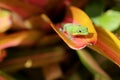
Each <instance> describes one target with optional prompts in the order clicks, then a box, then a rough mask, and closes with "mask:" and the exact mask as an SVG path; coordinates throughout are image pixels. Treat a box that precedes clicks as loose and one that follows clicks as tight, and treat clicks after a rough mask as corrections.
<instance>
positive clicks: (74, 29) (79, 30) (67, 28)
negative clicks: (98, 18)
mask: <svg viewBox="0 0 120 80" xmlns="http://www.w3.org/2000/svg"><path fill="white" fill-rule="evenodd" d="M62 31H63V32H66V33H67V34H68V36H80V35H82V36H85V35H88V28H87V27H85V26H81V25H79V24H73V23H66V24H62Z"/></svg>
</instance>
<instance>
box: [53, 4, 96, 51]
mask: <svg viewBox="0 0 120 80" xmlns="http://www.w3.org/2000/svg"><path fill="white" fill-rule="evenodd" d="M62 23H77V24H80V25H82V26H86V27H87V28H88V32H89V34H88V35H87V36H79V37H72V38H73V39H72V40H71V39H69V37H68V35H66V34H65V33H63V32H61V31H60V30H59V29H60V28H61V27H62V26H61V25H60V24H58V25H57V26H55V25H54V24H52V23H51V26H52V28H53V29H54V30H55V31H56V32H57V33H58V35H59V36H60V37H61V38H62V39H63V40H64V41H65V43H66V44H67V45H68V46H69V47H70V48H72V49H75V50H78V49H81V48H84V47H85V46H87V45H88V44H95V42H96V40H97V33H96V31H95V29H94V26H93V24H92V22H91V20H90V19H89V17H88V16H87V15H86V14H85V13H84V12H83V11H82V10H80V9H79V8H76V7H74V6H69V7H68V8H67V12H66V15H65V18H64V20H63V21H62Z"/></svg>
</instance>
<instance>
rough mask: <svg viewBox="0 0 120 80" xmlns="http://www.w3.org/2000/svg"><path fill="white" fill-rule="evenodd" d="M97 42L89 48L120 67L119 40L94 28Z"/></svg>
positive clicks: (105, 31) (100, 29)
mask: <svg viewBox="0 0 120 80" xmlns="http://www.w3.org/2000/svg"><path fill="white" fill-rule="evenodd" d="M96 31H97V32H98V40H97V42H96V45H95V46H89V47H90V48H92V49H94V50H96V51H97V52H99V53H101V54H102V55H104V56H106V57H107V58H109V59H110V60H112V61H113V62H114V63H116V64H117V65H118V66H120V40H119V39H118V38H117V37H116V36H115V35H114V34H113V33H111V32H110V31H107V30H105V29H102V28H101V27H96Z"/></svg>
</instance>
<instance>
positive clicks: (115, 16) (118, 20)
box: [92, 10, 120, 31]
mask: <svg viewBox="0 0 120 80" xmlns="http://www.w3.org/2000/svg"><path fill="white" fill-rule="evenodd" d="M92 20H93V22H94V24H95V25H97V26H100V27H103V28H104V29H107V30H109V31H114V30H116V29H118V28H119V26H120V11H115V10H108V11H107V12H105V13H104V14H102V15H100V16H98V17H95V18H92Z"/></svg>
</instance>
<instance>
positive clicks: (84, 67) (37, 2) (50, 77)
mask: <svg viewBox="0 0 120 80" xmlns="http://www.w3.org/2000/svg"><path fill="white" fill-rule="evenodd" d="M68 5H73V6H76V7H79V8H81V9H82V10H83V11H85V12H86V13H87V15H88V16H89V17H90V18H91V20H92V21H93V23H94V25H97V26H101V27H104V29H107V30H110V31H112V32H114V34H115V35H116V36H117V37H118V38H120V11H119V9H120V1H119V0H0V8H1V9H0V80H120V76H119V74H120V69H119V67H118V66H117V65H116V64H114V63H113V62H111V61H110V60H109V59H108V58H106V57H104V56H102V55H100V54H98V53H97V52H95V51H93V50H91V49H90V48H88V47H87V48H84V49H83V50H81V51H75V50H73V49H71V48H69V47H68V46H67V45H66V44H65V43H64V42H63V41H62V39H61V38H60V37H59V36H58V35H57V34H56V33H55V31H54V30H53V29H52V28H51V27H50V25H49V24H48V22H47V20H45V18H43V17H44V16H43V15H41V14H43V13H45V14H46V15H47V16H48V17H49V18H50V19H51V21H52V22H53V23H55V24H57V23H59V22H61V21H62V20H63V19H64V17H65V12H66V6H68ZM2 10H4V11H5V12H6V11H7V13H4V15H3V12H4V11H3V12H1V11H2ZM5 15H7V16H5ZM4 16H5V17H4ZM9 21H10V24H9V25H7V23H9ZM2 23H4V24H5V25H2ZM11 23H12V24H11Z"/></svg>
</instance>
